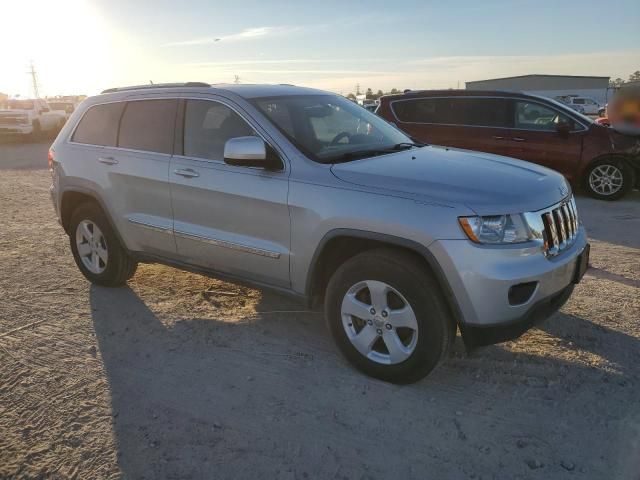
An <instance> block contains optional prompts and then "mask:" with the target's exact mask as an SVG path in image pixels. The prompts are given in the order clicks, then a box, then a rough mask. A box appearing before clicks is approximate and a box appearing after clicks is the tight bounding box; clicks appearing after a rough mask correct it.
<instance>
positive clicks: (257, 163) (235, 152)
mask: <svg viewBox="0 0 640 480" xmlns="http://www.w3.org/2000/svg"><path fill="white" fill-rule="evenodd" d="M268 157H269V156H268V155H267V145H266V144H265V143H264V140H262V139H261V138H259V137H254V136H250V137H235V138H230V139H229V140H227V141H226V143H225V144H224V161H225V163H227V164H229V165H236V166H241V167H261V168H273V166H274V165H273V164H274V162H273V160H271V159H269V158H268Z"/></svg>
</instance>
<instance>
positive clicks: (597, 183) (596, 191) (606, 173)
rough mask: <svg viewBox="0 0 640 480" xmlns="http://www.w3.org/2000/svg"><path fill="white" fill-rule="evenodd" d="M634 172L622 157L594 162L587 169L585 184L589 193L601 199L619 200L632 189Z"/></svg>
mask: <svg viewBox="0 0 640 480" xmlns="http://www.w3.org/2000/svg"><path fill="white" fill-rule="evenodd" d="M632 183H633V173H632V172H631V169H630V168H629V166H628V165H626V164H625V163H624V161H623V160H622V159H615V158H610V159H605V160H599V161H596V162H594V163H593V164H592V165H591V166H590V167H589V168H588V169H587V171H586V175H585V179H584V186H585V189H586V190H587V193H589V195H591V196H592V197H594V198H598V199H600V200H618V199H619V198H622V197H623V196H624V195H625V194H626V193H627V192H628V191H629V190H630V189H631V186H632Z"/></svg>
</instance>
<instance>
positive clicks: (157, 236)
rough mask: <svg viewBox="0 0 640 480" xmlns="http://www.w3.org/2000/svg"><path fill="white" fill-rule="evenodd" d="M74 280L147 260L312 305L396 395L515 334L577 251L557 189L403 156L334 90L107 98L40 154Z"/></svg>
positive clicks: (469, 160)
mask: <svg viewBox="0 0 640 480" xmlns="http://www.w3.org/2000/svg"><path fill="white" fill-rule="evenodd" d="M49 163H50V166H51V171H52V176H53V183H52V187H51V195H52V199H53V204H54V206H55V210H56V212H57V215H58V218H59V221H60V223H61V224H62V227H63V228H64V230H65V231H66V233H67V234H68V235H69V239H70V244H71V251H72V253H73V256H74V259H75V261H76V264H77V265H78V268H79V269H80V271H81V272H82V273H83V274H84V276H85V277H86V278H87V279H88V280H89V281H91V282H93V283H96V284H99V285H105V286H116V285H122V284H123V283H125V282H126V281H127V280H128V279H129V278H130V277H131V276H132V275H133V274H134V272H135V270H136V266H137V264H138V263H139V262H160V263H165V264H168V265H173V266H176V267H178V268H184V269H188V270H195V271H199V272H202V273H206V274H209V275H213V276H219V277H221V278H225V279H231V280H235V281H239V282H243V283H248V284H251V285H256V286H259V287H263V288H272V289H275V290H276V291H279V292H281V293H285V294H289V295H291V296H293V297H295V298H299V299H302V300H304V301H305V302H307V303H308V304H309V305H319V304H322V303H323V304H324V312H325V318H326V321H327V323H328V326H329V330H330V332H331V334H332V335H333V337H334V339H335V341H336V343H337V345H338V347H339V349H340V350H341V352H342V353H343V354H344V355H345V357H346V358H347V359H348V360H349V361H351V362H352V363H353V364H354V365H355V366H356V367H357V368H359V369H360V370H362V371H363V372H365V373H367V374H369V375H372V376H374V377H377V378H381V379H384V380H388V381H391V382H398V383H406V382H412V381H415V380H417V379H419V378H421V377H423V376H424V375H426V374H428V373H429V372H430V371H431V370H432V369H433V368H434V367H435V366H436V365H437V364H438V363H439V362H440V360H441V359H442V358H444V357H445V356H446V355H447V351H448V350H449V348H450V346H451V344H452V342H453V339H454V337H455V333H456V328H460V330H461V332H462V337H463V339H464V341H465V343H466V345H467V346H468V347H469V348H471V347H473V346H477V345H482V344H488V343H495V342H499V341H503V340H507V339H511V338H515V337H517V336H518V335H520V334H521V333H522V332H524V331H525V330H527V329H528V328H529V327H530V326H531V325H532V324H533V322H534V321H537V320H539V319H541V318H544V317H547V316H548V315H550V314H551V313H552V312H553V311H555V310H556V309H558V308H559V306H560V305H562V304H563V302H564V301H565V300H566V299H567V298H568V297H569V295H570V294H571V292H572V290H573V288H574V284H576V283H577V282H579V281H580V279H581V277H582V275H583V273H584V271H585V269H586V267H587V262H588V258H589V245H588V244H587V237H586V233H585V230H584V227H583V226H582V224H581V222H580V221H579V217H578V212H577V209H576V205H575V202H574V200H573V196H572V194H571V189H570V187H569V185H568V183H567V182H566V180H565V179H564V178H563V177H562V176H561V175H559V174H558V173H556V172H553V171H552V170H549V169H546V168H544V167H539V166H537V165H532V164H528V163H525V162H522V161H519V160H512V159H508V158H504V157H496V156H492V155H485V154H480V153H473V152H464V151H459V150H450V149H444V148H439V147H430V146H423V145H420V144H416V143H414V142H412V141H411V139H410V138H409V137H407V136H406V135H405V134H404V133H402V132H401V131H400V130H398V129H396V128H395V127H393V126H392V125H389V123H388V122H386V121H385V120H383V119H381V118H380V117H378V116H376V115H374V114H372V113H371V112H368V111H367V110H365V109H364V108H361V107H359V106H358V105H356V104H354V103H352V102H350V101H349V100H347V99H346V98H344V97H341V96H338V95H334V94H330V93H326V92H322V91H318V90H312V89H306V88H299V87H293V86H285V85H269V86H261V85H230V86H224V87H215V88H214V87H211V86H209V85H207V84H200V83H188V84H173V85H166V86H158V85H153V86H148V87H132V88H121V89H111V90H108V91H106V92H105V93H104V94H103V95H99V96H96V97H93V98H90V99H88V100H86V101H85V102H83V103H82V104H81V105H80V106H79V108H78V109H77V110H76V111H75V112H74V113H73V115H72V117H71V119H70V120H69V122H67V124H66V126H65V127H64V129H63V130H62V132H60V134H59V135H58V138H57V139H56V140H55V142H54V143H53V145H52V147H51V150H50V152H49Z"/></svg>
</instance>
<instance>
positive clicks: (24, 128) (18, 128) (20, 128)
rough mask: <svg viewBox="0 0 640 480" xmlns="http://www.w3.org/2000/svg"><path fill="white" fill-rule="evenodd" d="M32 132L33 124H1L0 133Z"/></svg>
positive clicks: (18, 133) (27, 133)
mask: <svg viewBox="0 0 640 480" xmlns="http://www.w3.org/2000/svg"><path fill="white" fill-rule="evenodd" d="M32 132H33V126H31V125H0V135H30V134H31V133H32Z"/></svg>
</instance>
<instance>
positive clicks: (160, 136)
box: [118, 100, 178, 154]
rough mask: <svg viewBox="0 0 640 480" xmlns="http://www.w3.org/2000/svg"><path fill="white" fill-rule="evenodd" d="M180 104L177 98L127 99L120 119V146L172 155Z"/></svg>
mask: <svg viewBox="0 0 640 480" xmlns="http://www.w3.org/2000/svg"><path fill="white" fill-rule="evenodd" d="M177 105H178V102H177V100H136V101H130V102H127V106H126V108H125V110H124V114H123V115H122V121H121V122H120V133H119V135H118V146H119V147H121V148H130V149H133V150H142V151H147V152H157V153H166V154H171V153H172V152H173V135H174V128H175V120H176V108H177Z"/></svg>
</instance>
